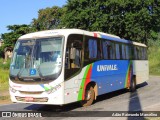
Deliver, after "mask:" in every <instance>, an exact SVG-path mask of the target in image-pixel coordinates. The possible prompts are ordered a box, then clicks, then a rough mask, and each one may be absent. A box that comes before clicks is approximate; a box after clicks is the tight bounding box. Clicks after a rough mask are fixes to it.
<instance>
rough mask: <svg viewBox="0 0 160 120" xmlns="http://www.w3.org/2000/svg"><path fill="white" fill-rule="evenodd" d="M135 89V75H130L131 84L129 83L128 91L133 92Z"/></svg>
mask: <svg viewBox="0 0 160 120" xmlns="http://www.w3.org/2000/svg"><path fill="white" fill-rule="evenodd" d="M135 90H136V79H135V77H132V79H131V84H130V91H131V92H134V91H135Z"/></svg>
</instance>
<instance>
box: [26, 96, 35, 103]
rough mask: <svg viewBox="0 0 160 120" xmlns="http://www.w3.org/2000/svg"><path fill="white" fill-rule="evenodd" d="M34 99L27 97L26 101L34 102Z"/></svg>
mask: <svg viewBox="0 0 160 120" xmlns="http://www.w3.org/2000/svg"><path fill="white" fill-rule="evenodd" d="M33 100H34V99H33V97H25V101H27V102H33Z"/></svg>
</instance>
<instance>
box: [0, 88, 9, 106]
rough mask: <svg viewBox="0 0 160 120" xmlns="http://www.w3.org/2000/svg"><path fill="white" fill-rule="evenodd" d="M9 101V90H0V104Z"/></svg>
mask: <svg viewBox="0 0 160 120" xmlns="http://www.w3.org/2000/svg"><path fill="white" fill-rule="evenodd" d="M10 103H12V102H11V100H10V95H9V91H2V92H0V105H3V104H10Z"/></svg>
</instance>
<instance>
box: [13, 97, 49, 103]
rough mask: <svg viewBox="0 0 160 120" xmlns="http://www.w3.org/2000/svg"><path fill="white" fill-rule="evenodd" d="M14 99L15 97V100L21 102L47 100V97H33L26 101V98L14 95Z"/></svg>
mask: <svg viewBox="0 0 160 120" xmlns="http://www.w3.org/2000/svg"><path fill="white" fill-rule="evenodd" d="M16 99H17V101H22V102H47V101H48V98H47V97H44V98H33V100H32V101H28V100H26V98H25V97H19V96H16Z"/></svg>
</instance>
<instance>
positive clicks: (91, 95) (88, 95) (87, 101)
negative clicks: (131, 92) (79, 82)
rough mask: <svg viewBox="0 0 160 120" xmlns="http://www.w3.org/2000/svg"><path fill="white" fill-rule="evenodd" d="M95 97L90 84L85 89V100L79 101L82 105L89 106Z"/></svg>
mask: <svg viewBox="0 0 160 120" xmlns="http://www.w3.org/2000/svg"><path fill="white" fill-rule="evenodd" d="M94 97H95V92H94V89H93V87H92V86H88V87H87V88H86V91H85V100H82V101H81V102H80V103H81V105H82V106H83V107H85V106H90V105H91V104H92V103H93V101H94Z"/></svg>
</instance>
